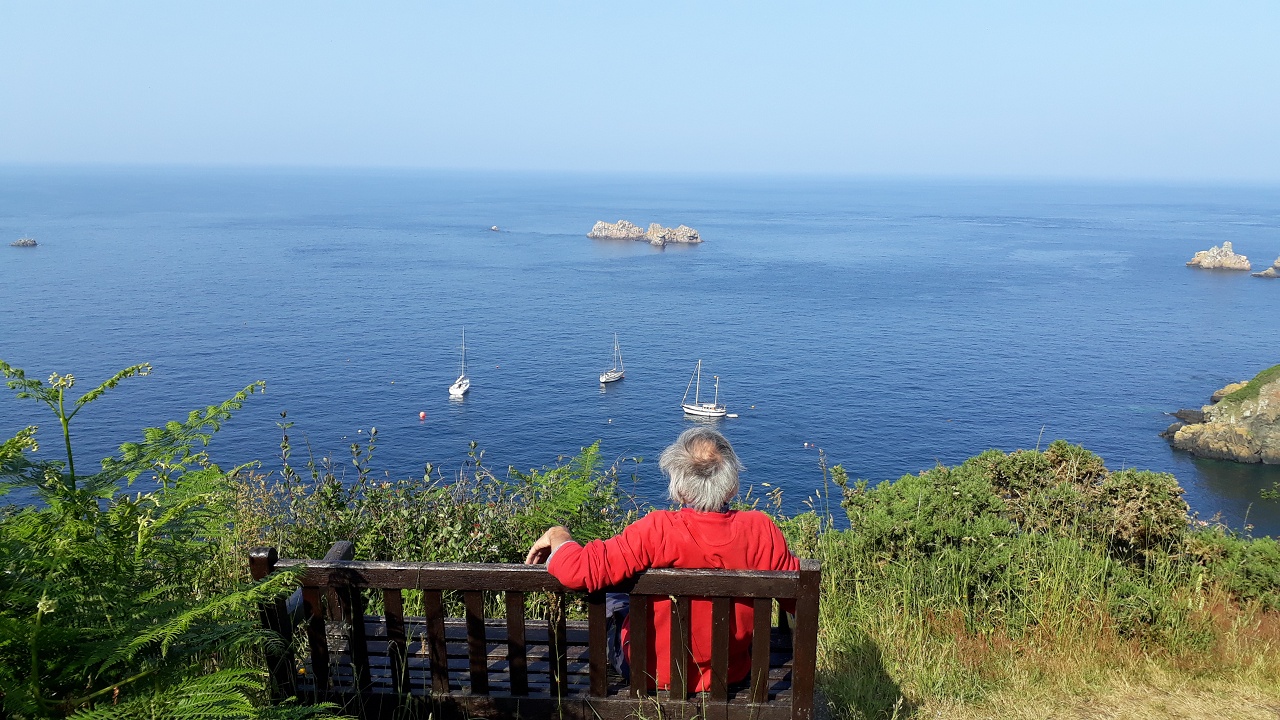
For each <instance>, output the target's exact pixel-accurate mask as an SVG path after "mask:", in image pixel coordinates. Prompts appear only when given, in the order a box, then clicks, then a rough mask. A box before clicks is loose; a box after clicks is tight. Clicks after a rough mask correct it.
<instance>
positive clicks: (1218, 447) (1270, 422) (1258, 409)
mask: <svg viewBox="0 0 1280 720" xmlns="http://www.w3.org/2000/svg"><path fill="white" fill-rule="evenodd" d="M1214 397H1215V398H1221V399H1220V400H1218V401H1217V402H1216V403H1214V404H1212V405H1206V406H1204V408H1203V412H1204V421H1203V422H1199V423H1190V424H1187V425H1183V426H1181V427H1177V428H1174V427H1171V428H1170V430H1171V431H1172V437H1170V442H1172V443H1173V446H1174V447H1176V448H1178V449H1180V450H1186V451H1187V452H1189V453H1191V454H1193V455H1196V456H1199V457H1206V458H1214V459H1217V460H1233V461H1235V462H1242V463H1258V462H1260V463H1266V464H1268V465H1280V365H1276V366H1274V367H1271V368H1268V369H1267V370H1263V371H1262V372H1260V373H1258V375H1257V376H1256V377H1255V378H1253V379H1252V380H1250V381H1249V382H1247V383H1233V384H1232V385H1228V386H1227V387H1225V388H1222V389H1221V390H1219V391H1218V392H1216V393H1214Z"/></svg>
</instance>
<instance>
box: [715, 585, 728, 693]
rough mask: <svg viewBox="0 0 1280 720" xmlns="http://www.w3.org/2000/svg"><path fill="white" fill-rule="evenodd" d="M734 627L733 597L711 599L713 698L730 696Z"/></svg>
mask: <svg viewBox="0 0 1280 720" xmlns="http://www.w3.org/2000/svg"><path fill="white" fill-rule="evenodd" d="M732 629H733V599H732V598H727V597H718V598H714V599H712V601H711V700H712V702H724V701H725V700H726V699H728V697H729V631H730V630H732Z"/></svg>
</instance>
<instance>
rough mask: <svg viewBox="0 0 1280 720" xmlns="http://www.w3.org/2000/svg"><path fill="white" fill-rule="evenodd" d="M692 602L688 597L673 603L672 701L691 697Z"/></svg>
mask: <svg viewBox="0 0 1280 720" xmlns="http://www.w3.org/2000/svg"><path fill="white" fill-rule="evenodd" d="M690 607H691V605H690V600H689V598H688V597H687V596H681V597H677V598H674V600H673V602H672V603H671V692H670V693H669V695H670V697H671V699H672V700H684V699H686V698H688V697H689V689H690V688H689V667H690V665H691V664H692V663H690V662H689V656H690V655H691V654H692V652H693V648H692V646H691V645H690V640H689V626H690V623H691V622H692V619H691V618H690V616H689V613H690Z"/></svg>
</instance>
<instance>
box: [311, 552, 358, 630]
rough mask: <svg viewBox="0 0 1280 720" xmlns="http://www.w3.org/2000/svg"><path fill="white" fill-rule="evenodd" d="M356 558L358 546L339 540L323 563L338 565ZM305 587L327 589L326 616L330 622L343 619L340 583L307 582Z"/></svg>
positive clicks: (330, 581)
mask: <svg viewBox="0 0 1280 720" xmlns="http://www.w3.org/2000/svg"><path fill="white" fill-rule="evenodd" d="M355 557H356V546H355V545H353V544H352V543H350V542H348V541H346V540H339V541H338V542H336V543H334V544H333V545H331V546H330V547H329V552H327V553H325V554H324V559H323V560H322V561H321V562H330V563H338V562H344V561H347V560H354V559H355ZM302 584H303V585H318V586H320V587H323V588H325V601H326V602H325V608H326V615H327V616H328V618H329V619H330V620H341V619H342V599H341V598H340V597H338V590H337V588H338V586H339V583H335V582H333V581H332V580H331V579H330V580H327V581H317V582H312V583H308V582H306V581H305V580H304V581H303V583H302Z"/></svg>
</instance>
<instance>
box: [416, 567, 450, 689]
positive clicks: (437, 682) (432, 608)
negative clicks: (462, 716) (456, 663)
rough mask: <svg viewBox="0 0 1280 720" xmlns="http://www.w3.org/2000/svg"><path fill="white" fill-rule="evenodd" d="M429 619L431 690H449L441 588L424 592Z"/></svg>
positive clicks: (423, 597) (428, 642)
mask: <svg viewBox="0 0 1280 720" xmlns="http://www.w3.org/2000/svg"><path fill="white" fill-rule="evenodd" d="M422 605H423V608H424V609H423V612H425V613H426V620H427V648H428V650H427V654H428V657H429V658H431V691H432V692H437V693H444V692H449V660H448V658H449V650H448V648H447V647H446V646H445V642H444V604H443V603H442V602H441V600H440V591H439V590H428V591H426V592H424V593H422Z"/></svg>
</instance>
